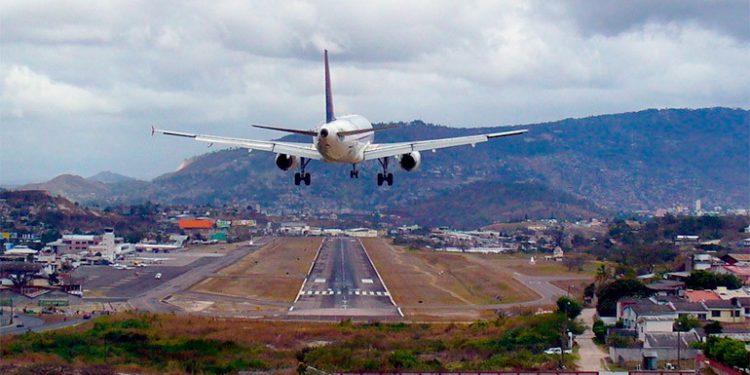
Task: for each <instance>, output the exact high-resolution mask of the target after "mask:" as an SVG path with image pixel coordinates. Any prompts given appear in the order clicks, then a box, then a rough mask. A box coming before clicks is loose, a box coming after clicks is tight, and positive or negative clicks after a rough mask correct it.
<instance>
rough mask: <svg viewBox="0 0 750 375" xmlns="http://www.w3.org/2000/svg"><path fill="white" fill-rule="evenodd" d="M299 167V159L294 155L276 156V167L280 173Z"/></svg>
mask: <svg viewBox="0 0 750 375" xmlns="http://www.w3.org/2000/svg"><path fill="white" fill-rule="evenodd" d="M297 165H299V158H298V157H296V156H294V155H287V154H277V155H276V166H277V167H279V169H281V170H282V171H288V170H290V169H292V168H294V167H296V166H297Z"/></svg>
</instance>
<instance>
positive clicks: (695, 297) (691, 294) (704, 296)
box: [685, 290, 721, 302]
mask: <svg viewBox="0 0 750 375" xmlns="http://www.w3.org/2000/svg"><path fill="white" fill-rule="evenodd" d="M685 298H687V299H688V300H690V301H691V302H701V301H716V300H721V297H719V295H718V294H716V293H714V292H713V291H710V290H686V291H685Z"/></svg>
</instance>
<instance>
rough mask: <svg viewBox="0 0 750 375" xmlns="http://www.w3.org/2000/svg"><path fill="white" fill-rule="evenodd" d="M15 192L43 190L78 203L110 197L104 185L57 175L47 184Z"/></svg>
mask: <svg viewBox="0 0 750 375" xmlns="http://www.w3.org/2000/svg"><path fill="white" fill-rule="evenodd" d="M15 190H21V191H24V190H44V191H47V192H49V193H52V194H56V195H62V196H65V197H68V198H70V199H72V200H75V201H79V202H95V201H100V200H105V199H107V198H108V197H109V196H110V195H111V191H110V189H109V187H107V185H106V184H104V183H102V182H98V181H92V180H87V179H85V178H83V177H81V176H76V175H72V174H63V175H59V176H57V177H55V178H53V179H51V180H49V181H47V182H42V183H38V184H27V185H23V186H21V187H19V188H16V189H15Z"/></svg>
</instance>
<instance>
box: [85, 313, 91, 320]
mask: <svg viewBox="0 0 750 375" xmlns="http://www.w3.org/2000/svg"><path fill="white" fill-rule="evenodd" d="M83 319H84V320H89V319H91V314H88V313H87V314H83Z"/></svg>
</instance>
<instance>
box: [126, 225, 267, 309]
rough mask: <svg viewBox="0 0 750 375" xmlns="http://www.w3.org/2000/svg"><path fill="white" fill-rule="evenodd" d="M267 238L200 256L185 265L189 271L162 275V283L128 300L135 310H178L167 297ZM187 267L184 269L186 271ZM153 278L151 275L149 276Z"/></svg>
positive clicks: (258, 246)
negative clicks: (210, 255) (222, 254)
mask: <svg viewBox="0 0 750 375" xmlns="http://www.w3.org/2000/svg"><path fill="white" fill-rule="evenodd" d="M267 242H268V239H265V238H263V239H259V240H258V241H257V242H256V243H255V245H253V246H244V247H241V248H239V249H237V250H235V251H232V252H230V253H228V254H226V255H225V256H223V257H207V258H201V259H199V260H197V261H195V262H193V263H192V264H190V265H188V266H185V267H187V269H189V270H190V272H182V273H180V274H179V275H177V276H175V277H167V276H166V275H164V276H163V277H162V281H163V282H162V283H160V284H159V285H157V286H155V287H153V288H151V289H148V290H146V291H144V292H143V293H141V294H139V295H137V296H135V297H133V298H130V299H129V300H128V302H129V303H130V305H131V306H133V308H135V309H137V310H145V311H151V312H178V311H180V309H179V308H177V307H176V306H173V305H170V304H168V303H165V302H164V301H163V300H164V299H166V298H167V297H169V296H171V295H173V294H176V293H179V292H181V291H183V290H186V289H189V288H190V287H191V286H193V285H194V284H196V283H198V282H200V281H202V280H203V279H205V278H206V277H208V276H210V275H211V274H213V273H215V272H216V271H218V270H220V269H222V268H224V267H226V266H228V265H230V264H232V263H234V262H236V261H238V260H240V259H242V258H243V257H244V256H245V255H247V254H249V253H250V252H252V251H255V250H257V249H259V248H260V247H262V246H263V245H265V244H266V243H267ZM187 269H186V270H185V271H187ZM151 279H153V277H152V278H151Z"/></svg>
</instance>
